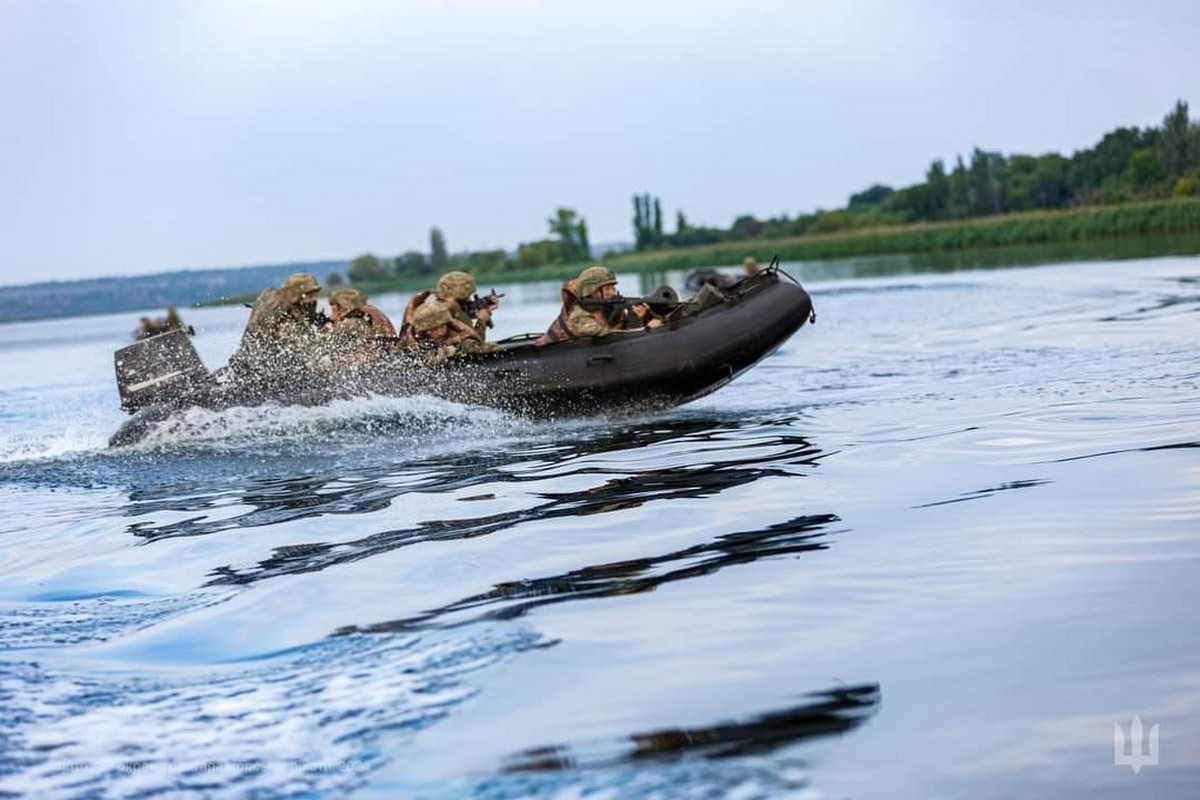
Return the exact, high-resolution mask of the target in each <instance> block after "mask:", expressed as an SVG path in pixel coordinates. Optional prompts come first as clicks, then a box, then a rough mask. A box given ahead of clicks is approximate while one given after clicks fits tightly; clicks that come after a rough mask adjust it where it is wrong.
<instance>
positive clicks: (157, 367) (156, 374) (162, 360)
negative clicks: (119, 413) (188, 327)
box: [113, 330, 210, 413]
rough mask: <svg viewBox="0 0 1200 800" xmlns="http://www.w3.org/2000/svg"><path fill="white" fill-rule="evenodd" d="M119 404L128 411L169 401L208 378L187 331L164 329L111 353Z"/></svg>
mask: <svg viewBox="0 0 1200 800" xmlns="http://www.w3.org/2000/svg"><path fill="white" fill-rule="evenodd" d="M113 361H114V365H115V367H116V370H117V388H118V389H119V390H120V392H121V408H122V409H124V410H125V411H128V412H129V413H133V412H135V411H137V410H138V409H141V408H145V407H146V406H149V405H154V404H156V403H167V402H171V401H173V400H175V399H177V398H179V397H181V396H182V395H185V394H187V393H188V392H189V391H191V390H192V389H194V388H196V387H197V386H201V385H204V384H205V383H207V382H208V380H209V377H210V376H209V372H208V368H207V367H205V366H204V362H203V361H201V360H200V356H199V355H198V354H197V353H196V348H195V347H193V346H192V342H191V340H189V339H188V336H187V333H186V332H184V331H182V330H173V331H167V332H166V333H160V334H158V335H156V336H151V337H149V338H147V339H143V340H141V341H140V342H137V343H136V344H131V345H129V346H128V347H122V348H121V349H120V350H118V351H117V352H116V354H115V355H114V356H113Z"/></svg>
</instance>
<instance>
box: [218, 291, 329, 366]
mask: <svg viewBox="0 0 1200 800" xmlns="http://www.w3.org/2000/svg"><path fill="white" fill-rule="evenodd" d="M320 290H321V285H320V284H319V283H317V279H316V278H314V277H313V276H312V275H309V274H307V273H303V272H300V273H296V274H295V275H291V276H289V277H288V278H287V280H285V281H284V282H283V285H282V286H281V287H280V288H278V289H276V288H273V287H272V288H269V289H264V290H263V291H262V292H261V293H260V294H259V295H258V298H257V299H256V300H255V301H254V308H253V309H252V310H251V311H250V320H249V321H248V322H247V323H246V330H245V331H244V332H243V333H242V341H241V344H239V345H238V349H237V351H236V352H235V353H234V354H233V356H231V357H230V359H229V367H230V369H232V370H233V371H234V372H236V373H239V374H241V375H244V376H258V375H263V374H268V375H271V374H288V373H291V372H293V371H295V370H297V369H300V370H306V369H311V368H312V367H313V366H314V364H315V363H316V359H317V356H318V341H317V330H318V323H317V319H316V317H315V310H316V309H315V303H313V304H312V305H308V304H305V303H303V302H302V301H303V298H304V297H305V296H306V295H308V294H312V293H313V292H319V291H320Z"/></svg>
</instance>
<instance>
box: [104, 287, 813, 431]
mask: <svg viewBox="0 0 1200 800" xmlns="http://www.w3.org/2000/svg"><path fill="white" fill-rule="evenodd" d="M810 320H815V315H814V313H813V306H812V300H811V299H810V297H809V296H808V293H807V292H806V291H805V290H804V288H803V287H802V286H800V284H799V283H797V282H796V281H795V280H793V279H792V278H791V277H790V276H788V275H787V274H786V273H783V272H782V271H780V270H779V269H778V267H777V265H775V264H772V266H771V267H768V268H767V269H765V270H763V271H762V272H759V273H757V274H755V275H752V276H750V277H747V278H744V279H742V280H741V281H738V282H737V283H736V284H734V285H733V286H732V287H729V288H727V289H724V290H720V289H717V288H716V287H711V286H709V287H705V289H703V290H702V291H700V292H699V293H697V294H696V295H695V296H694V297H692V298H690V299H689V300H687V301H684V302H682V303H680V305H679V307H678V308H677V309H676V310H675V311H674V312H673V313H671V314H669V315H667V317H666V320H665V323H664V324H663V325H662V326H661V327H658V328H653V329H649V330H641V331H629V332H618V333H612V334H609V335H607V336H604V337H599V338H594V339H575V340H569V341H565V342H556V343H553V344H548V345H538V344H536V340H537V338H538V336H539V334H524V335H521V336H514V337H511V338H509V339H505V340H502V341H500V342H498V343H497V344H498V345H499V349H498V350H497V351H496V352H494V353H489V354H481V355H474V356H464V357H458V358H452V359H449V360H447V361H446V362H444V363H442V364H440V365H437V366H429V365H427V364H425V363H423V362H420V361H418V360H416V359H415V358H414V357H413V356H412V355H411V354H409V353H406V352H403V351H402V352H397V353H396V354H394V355H393V356H389V357H385V358H381V359H379V360H377V361H374V362H372V363H371V364H369V365H367V366H364V367H361V368H358V369H355V370H354V371H353V372H352V373H345V372H342V373H337V374H336V375H321V374H313V375H304V376H288V378H287V379H285V380H278V379H276V380H273V381H272V380H267V381H263V382H247V381H231V380H230V377H229V375H228V373H227V371H225V370H218V371H217V372H216V373H210V372H209V371H208V369H207V368H206V367H205V366H204V364H203V362H201V360H200V358H199V356H198V355H197V354H196V351H195V349H194V348H193V347H192V344H191V342H190V341H189V340H188V338H187V336H186V334H184V333H183V332H181V331H172V332H169V333H164V334H161V335H158V336H154V337H151V338H149V339H146V340H143V341H141V342H138V343H137V344H133V345H130V346H128V347H124V348H122V349H120V350H118V351H117V352H116V354H115V363H116V373H117V385H118V388H119V390H120V394H121V405H122V408H123V409H124V410H126V411H128V412H129V413H131V414H132V415H133V416H132V417H131V418H130V419H129V420H127V421H126V422H125V424H124V425H122V426H121V428H120V429H119V430H118V431H117V432H116V433H115V434H114V435H113V436H112V438H111V439H110V441H109V444H110V446H122V445H128V444H133V443H136V442H138V441H140V440H141V439H142V438H144V437H145V436H146V434H147V433H148V432H149V431H150V430H151V429H152V427H153V426H154V425H156V424H157V423H159V422H161V421H162V420H164V419H167V418H168V417H170V416H171V415H172V414H174V413H176V412H178V411H180V410H183V409H186V408H190V407H196V406H199V407H203V408H209V409H223V408H230V407H233V406H255V405H263V404H266V403H276V404H280V405H319V404H322V403H326V402H329V401H330V400H333V399H336V398H340V397H351V396H361V395H370V394H376V395H415V394H425V395H432V396H435V397H442V398H446V399H449V400H454V401H456V402H460V403H471V404H480V405H486V406H492V407H496V408H500V409H504V410H508V411H513V412H516V413H520V414H524V415H532V416H539V417H547V416H579V415H588V414H594V413H599V412H606V411H613V410H619V409H623V408H625V409H627V408H635V409H637V410H639V411H641V410H656V409H662V408H668V407H671V406H676V405H679V404H682V403H687V402H689V401H691V400H694V399H696V398H698V397H701V396H703V395H706V394H708V393H710V392H713V391H715V390H717V389H719V388H720V387H722V386H724V385H725V384H726V383H728V382H729V381H731V380H733V379H734V378H735V377H737V376H738V375H739V374H740V373H742V372H744V371H745V370H747V369H749V368H750V367H751V366H753V365H754V364H756V363H757V362H758V361H759V360H761V359H762V358H763V357H764V356H766V355H768V354H770V353H771V352H772V351H774V350H775V349H776V348H778V347H779V346H780V345H781V344H783V342H784V341H786V340H787V339H788V338H789V337H790V336H791V335H792V334H793V333H795V332H796V331H797V330H798V329H799V328H800V327H801V326H802V325H804V324H805V323H806V322H808V321H810Z"/></svg>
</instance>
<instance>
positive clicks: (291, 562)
mask: <svg viewBox="0 0 1200 800" xmlns="http://www.w3.org/2000/svg"><path fill="white" fill-rule="evenodd" d="M789 438H790V437H789ZM801 441H803V440H801ZM822 455H823V454H822V453H821V451H820V450H819V449H817V448H815V447H813V446H811V445H809V444H808V443H807V442H804V443H803V444H791V445H789V446H787V447H786V448H785V449H783V450H780V451H778V452H775V453H772V454H770V455H768V456H765V457H760V458H759V459H758V460H757V462H756V463H755V465H754V466H750V465H749V464H748V463H744V462H743V461H734V462H732V463H731V464H708V465H703V466H683V467H671V468H666V469H651V470H645V471H642V472H635V473H633V474H632V475H628V476H626V477H623V478H619V479H610V480H607V481H605V482H604V483H603V484H600V485H598V486H595V487H592V488H590V489H586V490H582V491H575V492H561V493H553V492H547V493H542V494H540V495H539V496H540V497H544V498H548V500H547V502H544V503H540V504H537V505H534V506H532V507H529V508H523V509H518V510H515V511H506V512H502V513H498V514H489V515H484V516H479V517H467V518H461V519H442V520H430V521H424V522H420V523H417V524H416V525H414V526H411V527H408V528H399V529H394V530H389V531H382V532H379V533H373V534H370V535H368V536H364V537H360V538H358V539H354V540H350V541H345V542H337V543H327V542H326V543H312V544H307V545H303V546H300V547H295V546H289V547H281V548H276V550H275V552H274V554H273V555H272V556H271V557H270V558H268V559H266V560H264V561H261V562H259V564H258V565H257V566H256V567H254V568H251V569H245V570H237V569H234V568H232V567H229V566H224V567H220V568H218V569H216V570H214V573H213V574H214V578H213V580H212V581H210V585H218V584H233V583H236V584H248V583H253V582H255V581H259V580H263V579H265V578H270V577H275V576H278V575H285V574H295V573H301V572H313V571H318V570H323V569H326V568H328V567H331V566H334V565H336V564H342V563H347V562H351V561H358V560H360V559H364V558H369V557H371V556H374V555H378V554H380V553H386V552H389V551H391V550H395V549H397V548H399V547H405V546H408V545H413V544H418V543H421V542H430V541H454V540H459V539H469V538H473V537H476V536H486V535H488V534H491V533H495V532H496V531H500V530H504V529H506V528H511V527H513V526H516V525H519V524H522V523H527V522H535V521H537V522H544V521H546V520H550V519H556V518H560V517H572V516H581V515H588V514H598V513H605V512H612V511H618V510H622V509H627V508H632V507H636V506H639V505H641V504H642V503H645V502H648V501H651V500H670V499H682V498H687V497H702V496H712V495H717V494H720V493H721V492H723V491H726V490H728V489H730V488H733V487H736V486H742V485H745V484H749V483H752V482H754V481H756V480H758V479H759V478H763V477H767V476H771V475H780V474H791V473H790V472H786V471H785V470H786V468H789V467H790V468H795V467H798V466H808V467H812V466H815V465H816V464H817V461H818V459H819V458H820V457H821V456H822ZM478 468H479V467H478V466H477V469H478ZM482 470H483V471H482V472H477V471H475V470H472V471H470V472H468V473H466V474H461V475H458V476H457V477H455V478H449V477H447V478H443V479H440V480H439V485H438V487H437V491H439V492H445V491H450V490H451V489H455V488H462V487H464V486H471V485H475V484H478V483H482V482H487V483H492V482H495V481H502V482H520V481H532V480H537V479H539V477H540V476H538V475H536V474H535V475H512V474H508V475H505V474H496V473H495V472H493V470H492V469H489V468H488V467H487V466H486V465H484V466H482ZM585 473H586V470H582V469H581V470H578V471H576V472H575V474H585ZM329 480H332V479H329ZM406 491H409V490H407V489H402V488H401V489H397V488H395V487H387V486H384V485H381V484H379V483H377V482H375V481H367V482H366V483H365V484H360V485H357V486H354V487H349V488H345V489H339V490H336V491H333V492H330V493H329V495H330V496H329V497H326V498H324V499H322V500H320V502H316V503H312V504H306V505H303V506H302V507H301V508H295V507H294V506H295V503H294V502H293V501H291V500H289V499H281V501H280V502H281V503H282V505H283V506H284V507H285V509H286V512H287V513H291V514H294V515H296V516H312V515H316V514H320V513H324V512H326V511H328V512H330V513H356V512H359V511H363V510H366V509H365V508H363V507H361V506H360V505H359V504H358V503H357V502H356V501H355V500H353V499H352V496H354V495H357V496H359V497H364V496H365V497H367V498H369V499H370V502H371V503H372V504H374V503H378V502H380V501H381V498H386V501H387V502H390V501H391V500H392V499H393V498H395V497H396V496H398V495H400V494H403V493H405V492H406ZM304 492H305V497H312V496H314V495H315V486H311V485H310V486H305V487H304ZM261 500H262V498H261V497H260V502H261ZM275 511H276V509H275V508H273V507H272V508H267V509H260V510H259V511H258V512H254V513H258V514H260V515H261V514H263V513H266V514H271V513H274V512H275ZM235 522H236V520H218V521H213V522H212V523H211V526H212V527H215V528H217V529H224V528H227V527H232V526H234V523H235ZM131 527H132V526H131ZM204 527H209V523H206V522H204V521H197V520H184V521H182V522H178V523H170V524H168V525H166V526H162V527H160V528H158V529H157V530H155V531H153V532H152V531H149V530H147V529H145V528H142V529H138V530H136V531H133V532H134V533H136V534H138V535H142V536H147V535H150V536H154V535H158V536H162V535H183V532H186V535H195V534H196V533H198V532H201V530H200V529H201V528H204ZM239 527H240V525H239ZM177 529H178V530H177Z"/></svg>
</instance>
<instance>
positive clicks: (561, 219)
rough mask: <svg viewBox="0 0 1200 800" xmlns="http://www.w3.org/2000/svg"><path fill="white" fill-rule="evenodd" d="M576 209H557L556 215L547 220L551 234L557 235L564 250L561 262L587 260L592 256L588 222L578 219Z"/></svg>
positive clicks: (568, 262)
mask: <svg viewBox="0 0 1200 800" xmlns="http://www.w3.org/2000/svg"><path fill="white" fill-rule="evenodd" d="M576 216H577V215H576V213H575V209H573V208H562V207H559V208H557V209H555V211H554V216H553V217H550V218H549V219H548V220H546V223H547V225H549V227H550V234H551V235H552V236H557V237H558V241H559V246H560V248H561V251H562V257H561V262H562V263H564V264H571V263H575V262H577V261H585V260H587V259H588V258H590V257H591V248H590V247H589V245H588V240H587V223H586V222H585V221H584V220H583V219H576Z"/></svg>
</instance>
